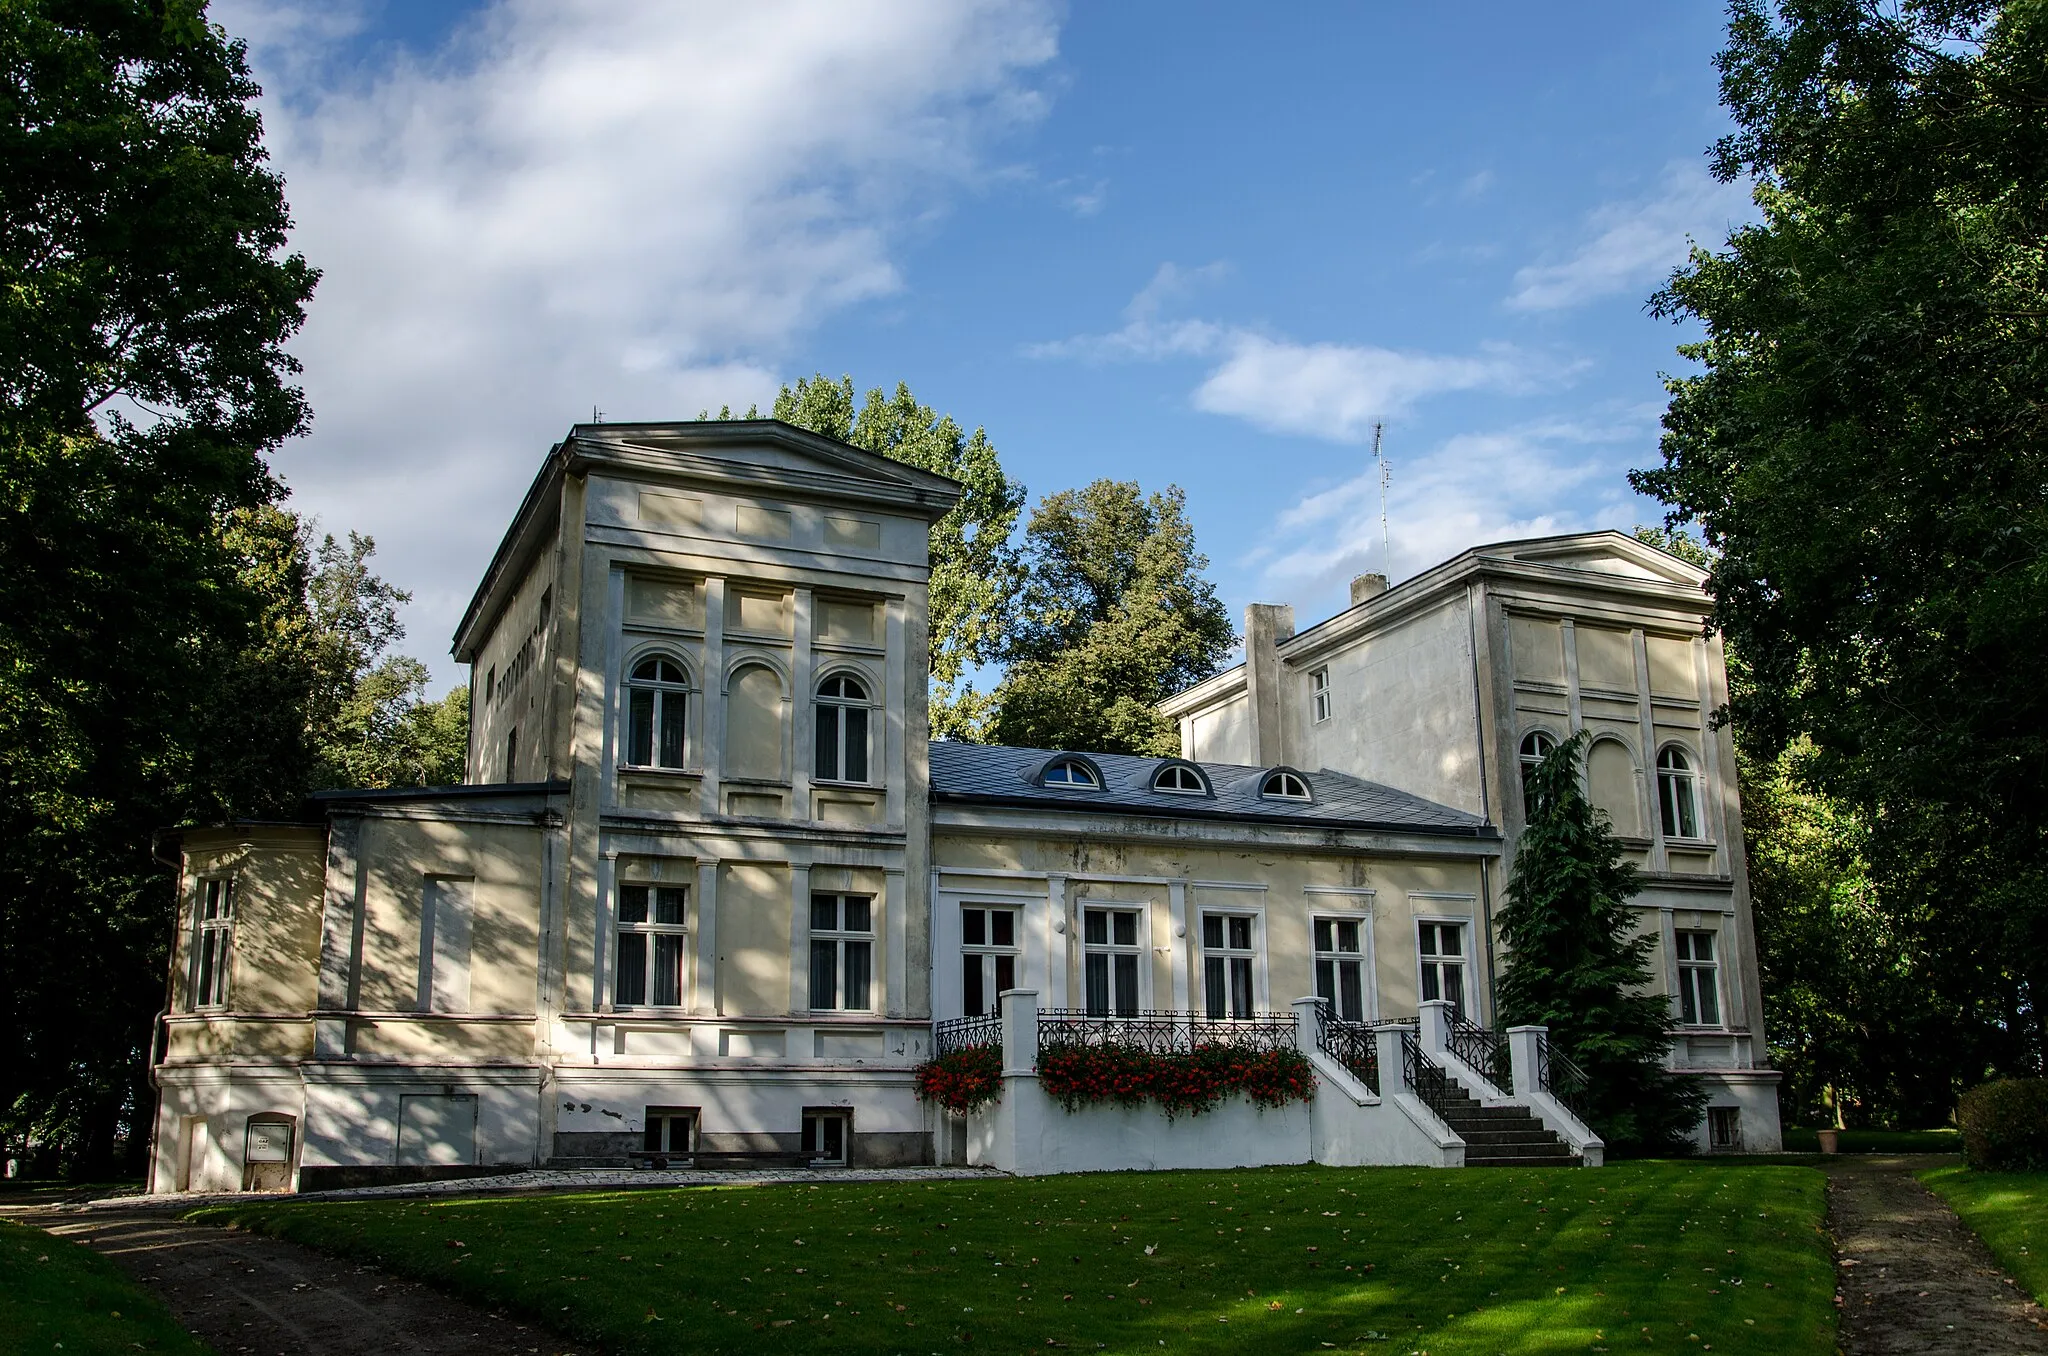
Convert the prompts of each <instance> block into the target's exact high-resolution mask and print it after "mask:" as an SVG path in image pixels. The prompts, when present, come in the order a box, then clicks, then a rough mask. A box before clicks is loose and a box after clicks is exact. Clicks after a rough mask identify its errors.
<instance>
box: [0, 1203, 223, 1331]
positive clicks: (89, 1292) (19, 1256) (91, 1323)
mask: <svg viewBox="0 0 2048 1356" xmlns="http://www.w3.org/2000/svg"><path fill="white" fill-rule="evenodd" d="M56 1350H62V1351H67V1352H82V1351H137V1350H140V1351H170V1352H179V1353H183V1354H184V1356H205V1353H208V1352H211V1351H212V1350H213V1348H211V1347H209V1346H207V1345H206V1344H205V1343H203V1342H201V1341H200V1340H199V1339H198V1338H196V1337H193V1336H192V1335H191V1334H189V1333H187V1332H186V1331H185V1330H184V1329H183V1328H181V1327H179V1326H178V1321H177V1320H176V1319H174V1318H172V1317H171V1315H170V1312H169V1311H168V1310H166V1309H165V1308H164V1307H163V1305H161V1304H159V1303H157V1301H156V1300H155V1298H154V1297H152V1296H150V1295H148V1294H146V1293H144V1292H143V1291H142V1290H141V1289H140V1288H138V1287H137V1286H136V1285H135V1283H134V1282H133V1281H130V1280H129V1279H128V1278H127V1277H126V1276H125V1275H123V1274H122V1272H121V1270H120V1269H119V1268H118V1267H116V1266H115V1265H114V1264H113V1263H112V1262H109V1261H107V1260H106V1259H105V1258H104V1257H101V1256H100V1255H99V1254H98V1253H96V1252H93V1251H92V1250H91V1249H90V1248H86V1247H82V1246H80V1245H79V1244H77V1243H69V1242H66V1241H65V1240H64V1239H61V1238H57V1237H54V1236H53V1235H50V1234H46V1233H44V1232H43V1231H42V1230H40V1229H32V1228H30V1227H29V1226H28V1225H25V1224H17V1223H15V1222H14V1221H12V1220H5V1219H0V1353H8V1356H12V1353H15V1352H31V1351H33V1352H48V1351H56Z"/></svg>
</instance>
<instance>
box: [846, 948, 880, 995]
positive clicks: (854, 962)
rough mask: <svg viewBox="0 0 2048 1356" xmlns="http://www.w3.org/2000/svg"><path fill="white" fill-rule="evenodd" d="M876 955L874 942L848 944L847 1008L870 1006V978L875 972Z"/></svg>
mask: <svg viewBox="0 0 2048 1356" xmlns="http://www.w3.org/2000/svg"><path fill="white" fill-rule="evenodd" d="M874 954H875V945H874V943H873V942H848V943H846V1001H845V1006H846V1007H849V1008H859V1009H865V1008H866V1007H867V1006H868V977H869V975H870V974H871V973H872V972H873V968H874V967H873V957H874Z"/></svg>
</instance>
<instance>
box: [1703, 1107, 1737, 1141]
mask: <svg viewBox="0 0 2048 1356" xmlns="http://www.w3.org/2000/svg"><path fill="white" fill-rule="evenodd" d="M1707 1144H1708V1146H1709V1147H1711V1148H1715V1149H1723V1150H1735V1149H1740V1148H1741V1147H1742V1108H1741V1107H1739V1106H1710V1107H1708V1108H1707Z"/></svg>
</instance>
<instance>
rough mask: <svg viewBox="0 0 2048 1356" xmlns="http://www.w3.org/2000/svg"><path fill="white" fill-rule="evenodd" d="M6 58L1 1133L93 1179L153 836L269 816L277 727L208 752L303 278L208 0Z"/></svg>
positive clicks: (138, 1116) (270, 486)
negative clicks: (30, 1139)
mask: <svg viewBox="0 0 2048 1356" xmlns="http://www.w3.org/2000/svg"><path fill="white" fill-rule="evenodd" d="M0 66H4V68H5V70H6V71H7V79H6V80H5V81H0V596H4V597H5V598H6V599H7V606H6V607H5V608H4V609H0V784H4V785H5V787H6V794H5V795H4V796H0V1129H5V1130H6V1131H8V1132H10V1133H12V1134H15V1135H33V1136H35V1137H36V1138H37V1139H38V1140H39V1141H40V1142H41V1143H43V1144H45V1145H46V1146H51V1147H53V1148H54V1149H55V1150H56V1151H57V1152H58V1153H59V1154H60V1155H61V1156H63V1157H64V1158H65V1159H66V1160H67V1161H68V1162H69V1163H71V1164H72V1165H73V1166H75V1167H76V1168H78V1169H79V1170H81V1171H90V1172H104V1171H108V1170H110V1168H111V1167H112V1166H113V1162H112V1160H113V1155H114V1153H115V1146H116V1140H117V1138H118V1137H119V1135H120V1133H121V1131H122V1130H123V1129H124V1128H127V1129H130V1130H134V1129H137V1128H139V1127H140V1125H141V1124H142V1118H143V1116H144V1115H145V1113H146V1112H147V1110H148V1109H149V1107H150V1105H151V1102H152V1092H151V1090H150V1087H149V1084H148V1078H147V1061H146V1059H145V1054H146V1046H147V1042H148V1040H149V1036H150V1029H151V1018H152V1016H153V1014H154V1013H155V1011H156V1009H157V1006H158V1003H159V1001H160V996H161V994H162V992H163V982H164V947H165V944H166V942H167V940H168V936H169V930H168V929H167V928H166V926H165V920H166V919H167V918H168V917H169V916H170V906H171V897H170V888H169V882H170V879H171V877H170V874H169V873H168V872H166V871H165V870H164V869H163V868H162V866H161V865H160V864H158V863H156V862H155V861H154V860H153V859H152V856H151V852H150V842H151V833H152V831H153V830H155V829H157V828H158V827H160V826H162V825H164V824H168V823H175V822H178V821H179V820H181V819H182V818H184V817H185V815H186V813H187V812H188V810H190V809H192V807H202V808H205V809H207V810H208V812H218V811H219V810H220V809H222V808H224V807H232V808H234V809H235V810H237V811H238V812H242V813H248V812H250V811H251V810H252V809H260V808H261V807H260V806H257V805H255V804H254V803H253V802H254V801H255V800H260V799H261V796H260V795H258V794H256V793H254V792H252V791H251V787H252V786H255V785H259V784H261V783H262V782H263V781H264V780H265V777H264V775H263V773H264V772H265V768H266V764H265V760H264V758H263V757H262V756H259V754H258V753H256V752H254V751H253V750H254V749H255V748H257V747H258V746H259V745H260V741H253V742H252V741H249V740H245V741H244V742H243V744H242V745H241V746H240V747H239V748H238V749H237V750H236V751H234V752H233V753H232V756H230V755H229V754H228V753H227V752H225V751H223V750H215V749H208V750H205V751H204V752H202V741H203V740H204V739H205V738H207V737H209V736H211V735H216V734H220V733H221V732H222V731H223V729H224V726H225V722H224V721H223V720H222V718H221V717H220V715H219V712H218V705H217V702H218V689H217V684H218V682H219V680H220V677H221V675H222V673H223V671H224V670H226V671H234V670H235V669H236V666H237V665H238V664H240V663H241V662H242V660H241V657H242V656H243V655H244V653H245V651H246V650H248V648H249V647H250V646H251V645H252V644H254V643H256V641H257V639H258V632H259V631H260V628H261V624H262V619H263V615H264V611H265V607H266V601H265V597H264V595H263V592H262V588H261V584H262V580H261V579H260V578H256V577H255V576H260V575H261V573H262V571H261V568H260V565H261V563H262V561H264V560H266V559H267V560H269V561H270V562H271V563H272V564H275V563H276V557H275V556H274V555H270V556H266V555H265V553H264V551H265V549H267V548H262V549H259V548H258V547H257V546H256V545H255V544H254V543H243V544H241V545H238V544H237V542H236V541H235V540H234V534H235V531H236V527H235V524H236V522H237V515H242V514H247V513H250V512H252V511H255V510H260V509H261V508H263V507H264V506H265V505H266V504H268V503H269V502H270V501H271V500H272V499H274V498H275V497H276V494H277V487H276V485H275V484H274V482H273V481H272V479H271V477H270V475H269V473H268V471H267V469H266V467H265V465H264V463H263V461H262V453H263V452H265V451H266V450H268V449H270V448H273V447H275V446H277V445H278V444H279V443H280V442H282V441H283V440H284V439H285V438H287V437H290V436H291V435H293V434H294V433H297V432H298V431H300V430H301V429H302V428H303V427H304V425H305V420H306V411H305V406H304V402H303V399H302V396H301V393H300V392H299V390H298V388H297V387H296V386H294V385H292V384H291V380H290V379H291V375H292V373H293V372H294V371H295V364H294V363H293V361H292V360H291V358H290V357H289V355H287V354H286V352H285V350H284V343H285V341H286V340H287V339H288V338H289V337H290V336H291V334H292V333H293V332H294V331H295V330H296V329H297V328H298V326H299V324H300V323H301V321H302V319H303V308H304V305H305V302H306V300H307V298H308V297H309V296H310V295H311V292H312V289H313V285H314V282H315V278H316V274H315V273H314V271H313V269H312V268H310V267H309V266H308V265H307V264H306V262H305V261H304V260H303V259H301V258H300V257H298V256H297V255H291V254H287V253H285V247H286V237H287V231H288V229H289V227H290V224H291V223H290V218H289V216H288V214H287V211H286V207H285V202H284V195H283V186H282V184H281V182H280V181H279V180H278V178H277V176H276V175H274V174H273V173H271V172H270V171H269V170H268V169H266V168H265V166H264V152H263V149H262V144H261V126H260V123H259V121H258V117H257V114H256V111H255V108H254V101H255V97H256V95H257V93H258V91H257V87H256V85H255V84H254V82H253V81H251V79H250V78H249V73H248V67H247V63H246V60H245V54H244V51H243V48H242V46H241V45H240V44H238V43H235V42H232V41H230V40H229V39H228V38H227V37H226V36H225V35H224V34H223V33H221V32H220V31H219V30H218V29H214V28H211V27H209V26H208V25H207V24H206V22H205V18H204V11H203V6H201V5H200V4H198V3H196V2H194V0H15V2H14V3H9V4H5V5H0ZM244 526H248V524H246V523H245V524H244ZM259 526H260V525H259ZM245 548H246V549H245ZM244 676H248V675H246V674H245V675H244ZM269 718H270V717H269V716H268V715H265V716H263V717H262V719H266V720H267V719H269ZM237 802H240V804H237ZM245 807H246V808H245ZM128 1143H129V1151H130V1155H131V1157H130V1162H131V1163H132V1162H133V1161H134V1155H135V1154H137V1153H139V1151H140V1148H141V1136H140V1135H134V1134H131V1135H130V1136H129V1141H128Z"/></svg>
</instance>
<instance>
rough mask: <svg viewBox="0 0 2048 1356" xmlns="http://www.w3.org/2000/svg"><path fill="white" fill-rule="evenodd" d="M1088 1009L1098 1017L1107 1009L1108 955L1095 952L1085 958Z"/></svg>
mask: <svg viewBox="0 0 2048 1356" xmlns="http://www.w3.org/2000/svg"><path fill="white" fill-rule="evenodd" d="M1085 966H1086V970H1087V981H1088V984H1087V988H1088V1011H1089V1012H1090V1013H1092V1014H1093V1015H1095V1016H1097V1017H1100V1016H1102V1015H1103V1014H1105V1013H1107V1012H1108V1011H1109V957H1107V956H1104V955H1101V954H1099V953H1098V954H1096V955H1093V956H1090V957H1088V958H1087V960H1086V962H1085Z"/></svg>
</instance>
